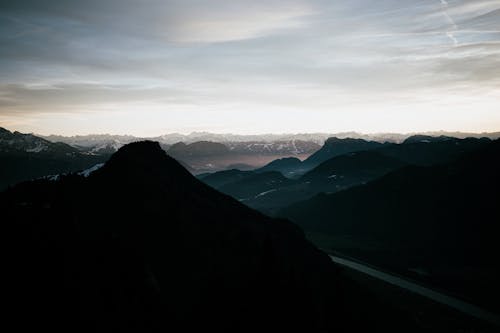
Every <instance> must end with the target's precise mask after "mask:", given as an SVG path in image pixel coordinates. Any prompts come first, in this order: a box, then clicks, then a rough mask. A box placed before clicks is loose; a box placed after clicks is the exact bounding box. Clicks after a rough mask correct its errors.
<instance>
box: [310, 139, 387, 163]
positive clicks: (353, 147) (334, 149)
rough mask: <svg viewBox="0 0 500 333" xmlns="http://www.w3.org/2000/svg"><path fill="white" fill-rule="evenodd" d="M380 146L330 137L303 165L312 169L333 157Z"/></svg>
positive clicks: (379, 145) (356, 140) (367, 142)
mask: <svg viewBox="0 0 500 333" xmlns="http://www.w3.org/2000/svg"><path fill="white" fill-rule="evenodd" d="M382 146H383V144H382V143H380V142H375V141H366V140H363V139H352V138H346V139H339V138H336V137H332V138H329V139H328V140H326V141H325V144H324V145H323V147H321V149H320V150H318V151H317V152H315V153H314V154H312V155H311V156H309V158H307V159H306V160H305V161H304V165H306V166H309V167H311V168H313V167H315V166H317V165H319V164H320V163H322V162H324V161H326V160H328V159H330V158H332V157H335V156H339V155H343V154H347V153H352V152H356V151H362V150H371V149H376V148H380V147H382Z"/></svg>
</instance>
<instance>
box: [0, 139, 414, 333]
mask: <svg viewBox="0 0 500 333" xmlns="http://www.w3.org/2000/svg"><path fill="white" fill-rule="evenodd" d="M0 209H1V211H2V214H3V221H4V222H5V223H6V226H7V227H8V228H7V230H6V234H7V235H8V237H9V241H10V242H12V246H13V248H14V249H15V251H13V252H12V253H11V254H10V259H11V260H10V261H9V262H11V261H12V263H13V264H12V266H8V267H7V270H8V271H9V272H11V274H9V277H12V280H13V281H12V282H10V284H9V286H10V289H11V291H12V292H13V294H14V295H15V297H14V298H13V300H12V301H11V302H10V303H11V306H10V311H12V312H13V313H14V315H15V316H14V317H13V318H17V325H18V327H26V328H32V329H33V328H35V327H36V329H37V330H40V329H44V328H49V327H50V328H51V330H52V331H54V330H59V329H60V330H64V331H96V330H97V331H108V332H109V331H141V332H142V331H158V330H173V331H200V330H206V331H227V332H255V331H269V332H271V331H272V332H280V331H300V332H339V331H351V330H352V329H355V330H357V329H363V328H366V327H379V328H380V329H384V330H385V331H400V330H401V328H402V327H405V328H406V329H407V330H410V331H411V330H413V324H412V323H409V322H408V323H407V322H406V319H404V317H403V316H400V315H398V314H397V312H396V311H393V310H392V309H391V308H383V307H381V306H379V305H377V304H379V303H378V301H376V300H375V299H373V298H372V297H371V296H369V294H365V293H364V292H363V291H361V290H360V289H359V287H356V285H355V284H354V282H352V281H351V280H350V279H348V278H346V277H345V276H344V275H343V273H342V270H340V269H339V268H338V267H336V266H335V265H334V264H333V263H332V262H331V261H330V259H329V258H328V257H327V256H326V255H325V254H324V253H322V252H320V251H318V250H317V249H316V248H315V247H313V246H312V245H311V244H310V243H309V242H308V241H306V239H305V238H304V236H303V234H302V232H301V231H300V230H299V229H298V228H297V227H296V226H294V225H293V224H291V223H289V222H287V221H284V220H278V219H271V218H268V217H265V216H263V215H261V214H260V213H258V212H256V211H253V210H251V209H249V208H247V207H245V206H243V205H241V204H240V203H238V202H237V201H235V200H234V199H232V198H230V197H228V196H226V195H223V194H221V193H219V192H217V191H215V190H213V189H211V188H210V187H208V186H206V185H204V184H202V183H201V182H199V181H198V180H196V179H195V178H194V177H192V176H191V175H190V173H189V172H188V171H187V170H185V169H184V168H183V167H182V166H181V165H180V164H179V163H178V162H176V161H175V160H173V159H172V158H170V157H168V156H167V155H166V154H165V152H164V151H163V150H162V149H161V148H160V146H159V145H158V144H157V143H153V142H140V143H133V144H130V145H127V146H125V147H123V148H121V149H120V150H119V151H118V152H117V153H116V154H114V155H113V156H112V157H111V159H110V160H109V161H108V162H107V163H106V164H105V165H104V166H103V167H101V168H100V169H98V170H96V171H94V172H93V173H91V174H90V175H88V177H85V176H81V175H68V176H64V177H61V179H60V180H58V181H50V180H38V181H35V182H29V183H23V184H20V185H18V186H16V187H14V188H12V189H10V190H8V191H7V192H4V193H1V194H0ZM10 242H9V244H10ZM360 318H362V320H360Z"/></svg>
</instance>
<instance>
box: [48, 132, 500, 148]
mask: <svg viewBox="0 0 500 333" xmlns="http://www.w3.org/2000/svg"><path fill="white" fill-rule="evenodd" d="M414 135H428V136H450V137H455V138H459V139H464V138H470V137H474V138H480V137H488V138H490V139H497V138H500V132H491V133H466V132H445V131H438V132H423V133H407V134H401V133H376V134H363V133H358V132H342V133H303V134H257V135H239V134H216V133H209V132H193V133H191V134H179V133H173V134H166V135H161V136H156V137H148V138H146V137H134V136H131V135H110V134H91V135H76V136H61V135H49V136H42V135H39V136H40V137H43V138H45V139H47V140H49V141H52V142H64V143H67V144H69V145H72V146H81V147H90V146H94V145H95V146H97V145H102V144H103V143H110V142H113V143H119V144H121V145H124V144H127V143H130V142H134V141H140V140H145V139H148V140H152V141H157V142H160V143H161V144H166V145H173V144H175V143H178V142H184V143H186V144H189V143H193V142H198V141H211V142H219V143H233V142H234V143H236V142H262V143H264V142H267V143H269V142H275V141H293V140H298V141H308V142H314V143H316V144H318V145H322V144H323V143H324V142H325V141H326V140H327V139H328V138H331V137H336V138H339V139H346V138H351V139H363V140H367V141H377V142H393V143H401V142H403V141H404V140H405V139H406V138H408V137H410V136H414Z"/></svg>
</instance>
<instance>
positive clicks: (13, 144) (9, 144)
mask: <svg viewBox="0 0 500 333" xmlns="http://www.w3.org/2000/svg"><path fill="white" fill-rule="evenodd" d="M0 152H3V153H11V152H24V153H62V154H68V155H71V154H75V153H78V150H77V149H75V148H73V147H71V146H69V145H67V144H64V143H57V142H50V141H48V140H45V139H43V138H40V137H38V136H35V135H33V134H23V133H20V132H17V131H15V132H10V131H8V130H6V129H5V128H1V127H0Z"/></svg>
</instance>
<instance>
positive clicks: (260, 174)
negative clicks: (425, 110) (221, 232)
mask: <svg viewBox="0 0 500 333" xmlns="http://www.w3.org/2000/svg"><path fill="white" fill-rule="evenodd" d="M490 142H491V140H490V139H487V138H482V139H475V138H467V139H457V138H451V137H444V136H441V137H429V136H414V137H410V138H408V139H406V140H405V141H404V142H403V143H401V144H394V143H379V142H375V141H365V140H361V139H339V138H330V139H328V140H327V141H325V144H324V145H323V147H322V148H321V149H319V150H318V151H317V152H316V153H314V154H312V155H311V156H310V157H309V158H308V159H306V160H304V161H300V160H298V159H294V158H285V159H278V160H275V161H273V162H271V163H269V164H268V165H266V166H264V167H262V168H259V169H256V170H253V171H246V172H241V171H238V170H229V171H220V172H217V173H214V174H212V175H200V176H199V178H200V179H201V180H202V181H204V182H206V183H207V184H208V185H210V186H213V187H214V188H216V189H218V190H220V191H222V192H224V193H226V194H229V195H231V196H233V197H235V198H236V199H238V200H240V201H241V202H243V203H245V204H247V205H248V206H250V207H252V208H255V209H258V210H260V211H262V212H264V213H266V214H270V215H272V214H274V213H276V211H277V210H278V209H280V208H284V207H286V206H287V205H290V204H292V203H293V202H296V201H300V200H304V199H308V198H310V197H312V196H314V195H316V194H318V193H322V192H325V193H334V192H338V191H341V190H344V189H347V188H349V187H352V186H356V185H360V184H364V183H366V182H369V181H371V180H374V179H377V178H379V177H381V176H383V175H385V174H387V173H389V172H391V171H394V170H397V169H399V168H401V167H403V166H406V165H423V166H425V165H436V164H439V163H446V162H449V161H452V160H454V159H456V158H458V157H459V156H460V155H461V154H463V153H465V152H470V151H474V150H476V149H478V148H480V147H482V146H484V145H487V144H488V143H490ZM283 175H285V176H286V177H288V178H290V179H288V178H285V179H283V178H284V177H283Z"/></svg>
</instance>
